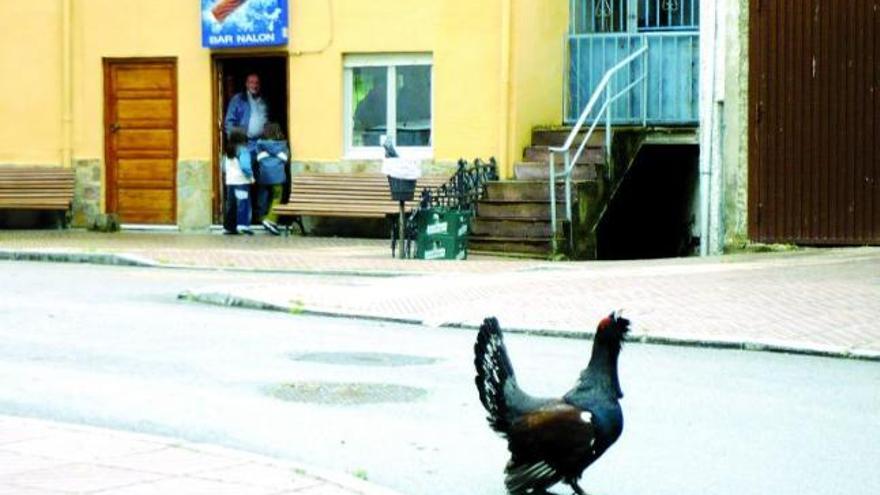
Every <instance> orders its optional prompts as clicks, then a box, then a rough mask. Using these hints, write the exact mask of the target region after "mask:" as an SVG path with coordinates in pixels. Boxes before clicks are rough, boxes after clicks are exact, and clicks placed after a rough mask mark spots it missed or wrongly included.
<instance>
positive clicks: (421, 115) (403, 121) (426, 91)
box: [395, 65, 431, 146]
mask: <svg viewBox="0 0 880 495" xmlns="http://www.w3.org/2000/svg"><path fill="white" fill-rule="evenodd" d="M396 104H397V106H396V107H395V108H396V109H397V128H396V129H397V146H430V145H431V67H430V66H428V65H401V66H398V67H397V102H396Z"/></svg>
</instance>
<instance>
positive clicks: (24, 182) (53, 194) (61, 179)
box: [0, 166, 74, 225]
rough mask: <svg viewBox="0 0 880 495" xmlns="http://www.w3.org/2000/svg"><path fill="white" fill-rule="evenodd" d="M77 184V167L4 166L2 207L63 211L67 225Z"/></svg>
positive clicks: (1, 169) (0, 177) (0, 172)
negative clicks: (75, 183) (74, 169)
mask: <svg viewBox="0 0 880 495" xmlns="http://www.w3.org/2000/svg"><path fill="white" fill-rule="evenodd" d="M73 186H74V171H73V169H69V168H60V167H10V166H0V209H6V210H48V211H59V212H62V213H65V214H64V215H62V224H63V225H66V224H67V215H66V213H67V212H68V211H69V210H70V206H71V203H72V202H73Z"/></svg>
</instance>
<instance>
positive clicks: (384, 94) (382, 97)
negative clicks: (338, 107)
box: [351, 67, 388, 146]
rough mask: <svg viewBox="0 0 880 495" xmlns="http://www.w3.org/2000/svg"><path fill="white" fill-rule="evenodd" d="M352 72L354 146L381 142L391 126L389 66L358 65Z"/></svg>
mask: <svg viewBox="0 0 880 495" xmlns="http://www.w3.org/2000/svg"><path fill="white" fill-rule="evenodd" d="M351 72H352V86H353V87H352V88H351V91H352V99H351V101H352V105H353V108H352V115H353V116H354V132H352V145H353V146H379V136H381V135H383V134H385V133H386V129H387V126H388V86H387V84H388V68H387V67H354V68H352V70H351Z"/></svg>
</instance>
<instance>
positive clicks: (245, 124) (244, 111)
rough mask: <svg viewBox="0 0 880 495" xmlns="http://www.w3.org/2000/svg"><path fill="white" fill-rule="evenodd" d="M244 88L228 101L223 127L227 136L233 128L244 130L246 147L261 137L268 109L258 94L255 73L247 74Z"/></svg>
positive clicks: (258, 81) (258, 86)
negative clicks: (246, 138) (246, 139)
mask: <svg viewBox="0 0 880 495" xmlns="http://www.w3.org/2000/svg"><path fill="white" fill-rule="evenodd" d="M244 87H245V90H244V91H242V92H241V93H236V94H235V95H233V97H232V99H231V100H229V106H228V107H227V109H226V119H225V120H224V126H223V127H224V130H225V131H226V135H227V136H228V135H229V133H230V132H231V131H232V129H233V128H235V127H239V128H242V129H245V131H246V132H247V137H248V145H249V146H252V145H253V143H255V142H256V140H257V139H259V137H260V136H262V135H263V126H265V125H266V122H267V121H268V118H269V109H268V106H267V105H266V101H265V100H263V96H262V95H261V94H260V76H258V75H257V74H256V73H251V74H248V76H247V79H245V83H244Z"/></svg>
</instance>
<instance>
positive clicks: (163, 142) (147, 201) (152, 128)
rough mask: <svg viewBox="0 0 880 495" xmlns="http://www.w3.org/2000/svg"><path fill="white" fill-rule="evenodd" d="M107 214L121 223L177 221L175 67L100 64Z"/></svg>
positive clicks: (156, 62)
mask: <svg viewBox="0 0 880 495" xmlns="http://www.w3.org/2000/svg"><path fill="white" fill-rule="evenodd" d="M104 100H105V101H104V109H105V111H104V147H105V159H106V163H107V211H108V212H109V213H117V214H118V215H119V220H120V222H122V223H136V224H174V223H176V221H177V215H176V209H177V194H176V190H177V181H176V175H177V65H176V62H175V61H174V60H169V59H162V60H156V59H149V60H139V59H135V60H132V59H126V60H105V61H104Z"/></svg>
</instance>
